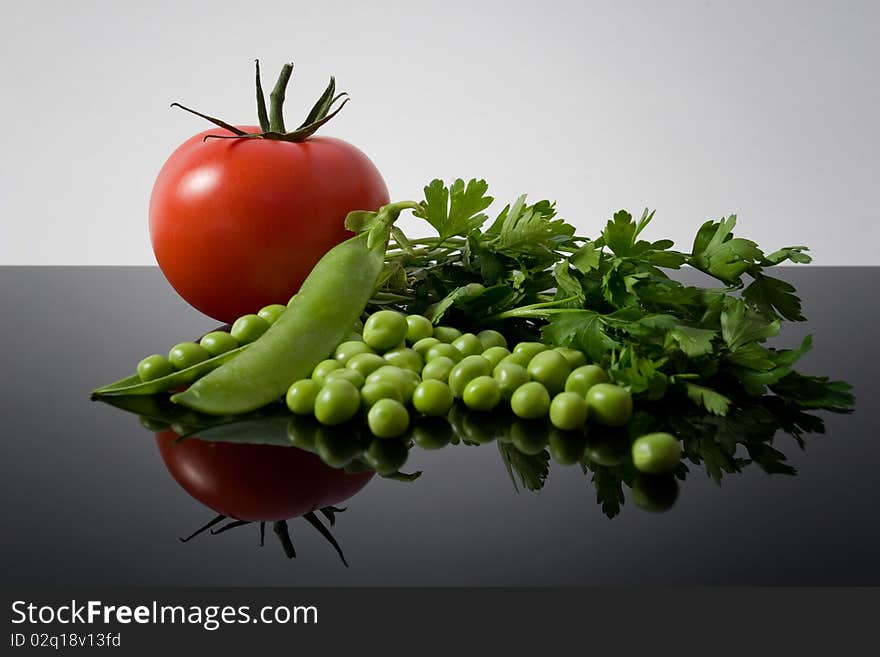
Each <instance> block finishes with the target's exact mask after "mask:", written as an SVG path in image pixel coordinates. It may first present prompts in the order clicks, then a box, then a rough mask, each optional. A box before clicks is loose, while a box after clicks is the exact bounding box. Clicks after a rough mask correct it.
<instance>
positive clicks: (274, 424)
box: [188, 414, 290, 447]
mask: <svg viewBox="0 0 880 657" xmlns="http://www.w3.org/2000/svg"><path fill="white" fill-rule="evenodd" d="M289 419H290V416H289V415H287V414H283V415H281V414H279V415H275V416H266V417H257V418H249V419H244V420H234V421H230V422H221V423H218V424H215V425H213V426H210V427H206V428H204V429H198V430H197V431H195V432H194V433H193V434H191V435H190V436H189V437H188V439H191V438H197V439H199V440H206V441H209V442H218V443H246V444H250V445H279V446H284V447H289V446H290V440H289V439H288V437H287V424H288V421H289Z"/></svg>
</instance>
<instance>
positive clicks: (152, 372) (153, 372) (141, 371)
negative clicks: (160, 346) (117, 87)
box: [137, 354, 174, 381]
mask: <svg viewBox="0 0 880 657" xmlns="http://www.w3.org/2000/svg"><path fill="white" fill-rule="evenodd" d="M173 371H174V365H172V364H171V361H169V360H168V358H166V357H165V356H163V355H162V354H153V355H151V356H147V357H146V358H144V359H143V360H142V361H141V362H140V363H138V364H137V375H138V378H140V380H141V381H154V380H155V379H161V378H162V377H163V376H168V375H169V374H171V373H172V372H173Z"/></svg>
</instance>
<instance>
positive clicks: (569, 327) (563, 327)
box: [541, 310, 620, 362]
mask: <svg viewBox="0 0 880 657" xmlns="http://www.w3.org/2000/svg"><path fill="white" fill-rule="evenodd" d="M541 336H542V337H543V339H544V340H545V341H546V342H548V343H549V344H555V345H559V346H564V347H571V348H573V349H580V350H581V351H583V352H584V353H585V354H587V356H589V357H590V358H591V359H592V360H593V361H594V362H601V361H602V359H603V358H604V357H605V355H606V354H607V352H608V351H610V350H611V349H614V348H616V347H619V346H620V345H619V343H617V342H616V341H615V340H614V339H612V338H611V337H610V336H609V335H608V334H607V333H606V332H605V327H604V325H603V323H602V318H601V316H600V315H599V313H597V312H595V311H593V310H572V311H566V312H564V313H558V314H555V315H553V318H552V319H551V320H550V322H549V323H547V324H546V325H545V326H544V328H543V329H542V330H541Z"/></svg>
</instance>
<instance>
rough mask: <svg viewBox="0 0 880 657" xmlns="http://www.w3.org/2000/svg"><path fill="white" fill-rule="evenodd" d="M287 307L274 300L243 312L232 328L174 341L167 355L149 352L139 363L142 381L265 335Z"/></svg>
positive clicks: (178, 369)
mask: <svg viewBox="0 0 880 657" xmlns="http://www.w3.org/2000/svg"><path fill="white" fill-rule="evenodd" d="M285 310H286V306H283V305H281V304H280V303H276V304H272V305H269V306H266V307H264V308H261V309H260V310H259V311H258V312H257V313H256V314H250V315H242V316H241V317H239V318H238V319H236V320H235V322H233V323H232V326H231V327H230V329H229V331H228V332H227V331H211V332H210V333H208V334H206V335H204V336H203V337H202V338H201V339H200V340H199V341H198V342H180V343H178V344H176V345H174V346H173V347H171V349H170V350H169V352H168V355H167V356H165V355H163V354H152V355H150V356H147V357H146V358H144V359H143V360H141V361H140V362H139V363H138V364H137V375H138V378H139V379H140V380H141V381H154V380H156V379H160V378H162V377H163V376H168V375H169V374H172V373H173V372H178V371H180V370H185V369H186V368H188V367H192V366H193V365H198V364H199V363H202V362H204V361H206V360H208V359H209V358H213V357H215V356H219V355H221V354H225V353H226V352H227V351H232V350H233V349H238V348H239V347H241V346H244V345H246V344H250V343H251V342H253V341H254V340H256V339H257V338H259V337H260V336H261V335H263V333H265V332H266V331H267V330H268V328H269V327H270V326H271V325H272V324H274V323H275V321H276V320H277V319H278V318H279V317H280V316H281V313H283V312H284V311H285Z"/></svg>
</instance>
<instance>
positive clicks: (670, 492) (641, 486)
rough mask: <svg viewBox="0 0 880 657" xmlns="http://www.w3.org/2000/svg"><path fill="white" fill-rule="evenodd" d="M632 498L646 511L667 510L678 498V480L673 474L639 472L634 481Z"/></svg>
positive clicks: (634, 502)
mask: <svg viewBox="0 0 880 657" xmlns="http://www.w3.org/2000/svg"><path fill="white" fill-rule="evenodd" d="M631 498H632V501H633V504H635V505H636V506H637V507H639V508H640V509H644V510H645V511H666V510H667V509H669V508H671V507H672V505H673V504H675V500H676V499H678V482H677V481H676V480H675V477H673V476H672V475H648V474H639V475H637V476H636V478H635V480H634V481H633V484H632V494H631Z"/></svg>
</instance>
